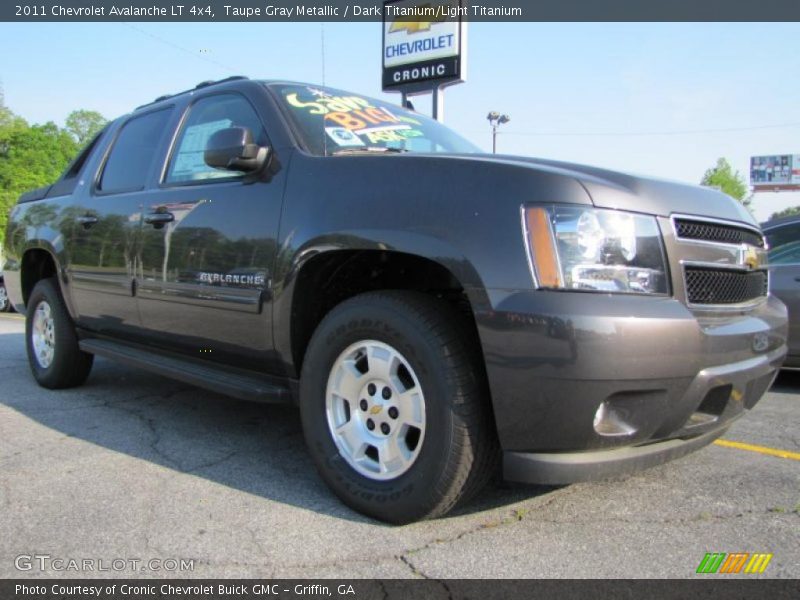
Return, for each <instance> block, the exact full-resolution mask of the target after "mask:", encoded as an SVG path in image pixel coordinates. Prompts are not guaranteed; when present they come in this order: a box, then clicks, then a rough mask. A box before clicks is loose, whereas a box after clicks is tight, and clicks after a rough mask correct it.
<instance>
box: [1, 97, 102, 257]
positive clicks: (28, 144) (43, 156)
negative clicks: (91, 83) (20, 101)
mask: <svg viewBox="0 0 800 600" xmlns="http://www.w3.org/2000/svg"><path fill="white" fill-rule="evenodd" d="M80 112H87V111H76V113H80ZM73 114H75V113H73ZM101 118H102V117H101ZM79 150H80V144H79V142H78V141H76V138H75V137H73V133H70V132H69V131H67V129H61V128H59V127H58V126H57V125H56V124H55V123H52V122H48V123H45V124H44V125H29V124H28V123H26V122H25V120H24V119H22V118H20V117H18V116H16V115H15V114H14V113H12V112H11V111H10V110H9V109H8V108H6V107H5V106H2V105H0V243H1V242H2V241H3V239H4V237H5V230H6V223H7V221H8V215H9V213H10V211H11V209H12V207H13V206H14V205H15V204H16V202H17V199H18V198H19V196H20V195H21V194H22V193H24V192H26V191H29V190H32V189H35V188H38V187H42V186H44V185H49V184H51V183H53V182H55V180H56V179H58V177H59V175H60V174H61V173H62V172H63V171H64V169H65V168H66V166H67V165H68V164H69V162H70V161H71V160H72V159H73V158H75V156H76V155H77V154H78V151H79Z"/></svg>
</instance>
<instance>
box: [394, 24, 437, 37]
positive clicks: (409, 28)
mask: <svg viewBox="0 0 800 600" xmlns="http://www.w3.org/2000/svg"><path fill="white" fill-rule="evenodd" d="M431 25H433V21H395V22H394V23H392V26H391V27H390V28H389V33H394V32H396V31H406V32H407V33H408V34H409V35H411V34H414V33H419V32H420V31H430V28H431Z"/></svg>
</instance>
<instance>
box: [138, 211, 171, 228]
mask: <svg viewBox="0 0 800 600" xmlns="http://www.w3.org/2000/svg"><path fill="white" fill-rule="evenodd" d="M174 220H175V215H173V214H172V213H171V212H157V213H150V214H149V215H147V216H145V218H144V222H145V223H147V224H148V225H153V226H154V227H163V226H164V225H166V224H167V223H172V222H173V221H174Z"/></svg>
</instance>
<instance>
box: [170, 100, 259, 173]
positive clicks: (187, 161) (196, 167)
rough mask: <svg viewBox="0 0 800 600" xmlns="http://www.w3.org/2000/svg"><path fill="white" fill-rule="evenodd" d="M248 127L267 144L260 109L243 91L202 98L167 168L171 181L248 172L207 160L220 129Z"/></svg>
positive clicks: (179, 139) (190, 114)
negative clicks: (219, 166) (207, 151)
mask: <svg viewBox="0 0 800 600" xmlns="http://www.w3.org/2000/svg"><path fill="white" fill-rule="evenodd" d="M228 127H245V128H247V129H249V130H250V132H251V133H252V134H253V139H254V141H255V142H256V143H257V144H258V145H260V146H263V145H265V144H266V143H267V135H266V132H265V131H264V126H263V125H262V124H261V120H260V119H259V117H258V115H257V114H256V111H255V110H254V109H253V107H252V106H251V105H250V103H249V102H248V101H247V100H245V99H244V97H243V96H240V95H239V94H218V95H215V96H208V97H207V98H202V99H200V100H198V101H197V102H196V103H195V104H194V105H193V106H192V108H191V112H190V113H189V116H188V118H187V119H186V123H185V124H184V126H183V131H181V134H180V136H179V137H178V143H177V145H176V149H175V153H174V155H173V157H172V160H171V161H170V165H169V170H168V171H167V178H166V182H167V183H177V184H182V183H189V182H196V181H204V180H208V179H229V178H232V177H243V176H244V173H237V172H235V171H228V170H226V169H215V168H214V167H209V166H208V165H207V164H206V163H205V159H204V154H205V148H206V143H207V142H208V139H209V138H210V137H211V136H212V135H214V134H215V133H216V132H217V131H219V130H220V129H226V128H228Z"/></svg>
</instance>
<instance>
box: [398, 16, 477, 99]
mask: <svg viewBox="0 0 800 600" xmlns="http://www.w3.org/2000/svg"><path fill="white" fill-rule="evenodd" d="M465 8H466V7H464V6H462V0H447V1H442V0H438V1H433V2H432V1H431V0H387V1H386V2H384V5H383V89H384V91H400V92H402V91H405V92H419V91H424V90H431V89H433V88H436V87H442V86H444V85H450V84H453V83H460V82H462V81H464V79H465V77H466V63H465V58H466V35H465V34H466V28H465V25H464V23H463V22H462V17H463V16H464V9H465Z"/></svg>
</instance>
